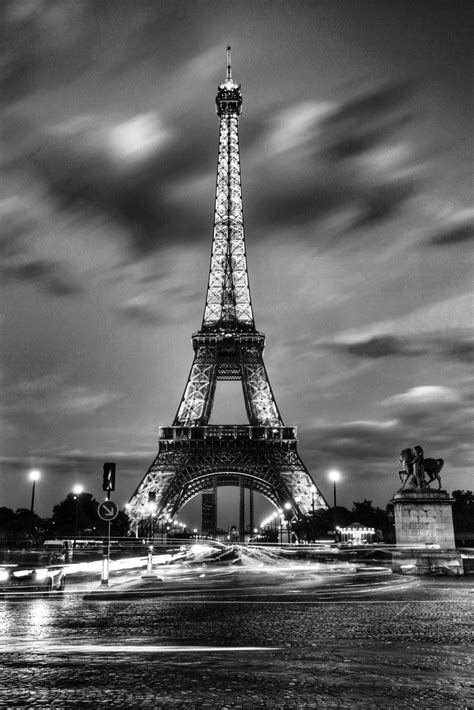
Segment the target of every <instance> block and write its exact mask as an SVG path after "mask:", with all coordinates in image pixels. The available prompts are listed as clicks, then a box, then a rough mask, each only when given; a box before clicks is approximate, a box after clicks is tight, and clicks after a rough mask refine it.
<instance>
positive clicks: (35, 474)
mask: <svg viewBox="0 0 474 710" xmlns="http://www.w3.org/2000/svg"><path fill="white" fill-rule="evenodd" d="M39 478H41V472H40V471H38V470H36V469H34V470H33V471H30V481H33V488H32V490H31V508H30V512H31V515H33V513H34V509H35V487H36V481H37V480H38V479H39Z"/></svg>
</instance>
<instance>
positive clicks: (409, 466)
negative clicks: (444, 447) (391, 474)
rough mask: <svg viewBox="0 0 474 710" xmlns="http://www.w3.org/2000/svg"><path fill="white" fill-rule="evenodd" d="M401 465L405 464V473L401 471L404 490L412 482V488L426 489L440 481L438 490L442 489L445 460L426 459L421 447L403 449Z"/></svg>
mask: <svg viewBox="0 0 474 710" xmlns="http://www.w3.org/2000/svg"><path fill="white" fill-rule="evenodd" d="M400 463H402V464H403V468H404V470H403V471H399V472H398V474H399V476H400V480H401V481H402V488H401V490H403V489H404V488H405V486H406V484H407V483H408V482H409V481H410V484H411V487H412V488H425V487H426V486H429V485H430V483H432V482H433V481H434V480H437V481H438V489H440V488H441V478H440V475H439V473H440V471H441V469H442V468H443V466H444V461H443V459H425V458H424V456H423V449H422V448H421V446H415V447H414V448H413V449H403V451H402V452H401V454H400Z"/></svg>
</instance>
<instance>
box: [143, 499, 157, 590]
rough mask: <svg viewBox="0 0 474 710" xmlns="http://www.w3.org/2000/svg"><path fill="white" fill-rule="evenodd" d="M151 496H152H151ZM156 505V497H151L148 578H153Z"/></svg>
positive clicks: (149, 506)
mask: <svg viewBox="0 0 474 710" xmlns="http://www.w3.org/2000/svg"><path fill="white" fill-rule="evenodd" d="M149 495H150V494H149ZM156 507H157V506H156V503H155V500H154V497H153V496H152V497H149V499H148V503H147V508H148V512H149V514H150V544H149V545H148V558H147V566H146V575H145V576H147V577H153V576H154V575H153V539H154V534H155V530H154V527H155V526H154V520H153V516H154V515H155V513H156Z"/></svg>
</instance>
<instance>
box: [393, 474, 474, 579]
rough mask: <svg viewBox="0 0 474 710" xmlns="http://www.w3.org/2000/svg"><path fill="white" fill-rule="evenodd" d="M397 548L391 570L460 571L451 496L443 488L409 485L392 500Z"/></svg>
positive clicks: (425, 572)
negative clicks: (409, 486)
mask: <svg viewBox="0 0 474 710" xmlns="http://www.w3.org/2000/svg"><path fill="white" fill-rule="evenodd" d="M392 503H393V507H394V514H395V535H396V541H397V550H396V552H394V555H393V570H394V572H402V573H405V574H453V575H461V574H463V568H462V560H461V556H460V555H459V553H457V552H456V550H455V542H454V527H453V512H452V503H453V501H452V498H450V496H449V494H448V493H447V492H446V491H443V490H433V489H431V488H411V489H409V490H403V491H398V493H396V494H395V495H394V497H393V499H392Z"/></svg>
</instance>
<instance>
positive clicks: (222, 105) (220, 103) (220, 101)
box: [216, 47, 242, 117]
mask: <svg viewBox="0 0 474 710" xmlns="http://www.w3.org/2000/svg"><path fill="white" fill-rule="evenodd" d="M216 113H217V115H218V116H219V117H222V116H240V114H241V113H242V92H241V91H240V84H237V83H236V82H235V81H234V80H233V78H232V50H231V48H230V47H227V71H226V77H225V81H224V83H223V84H219V86H218V87H217V96H216Z"/></svg>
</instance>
